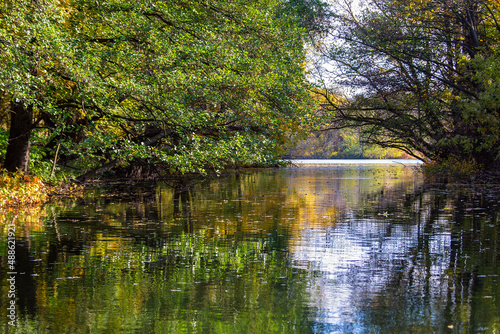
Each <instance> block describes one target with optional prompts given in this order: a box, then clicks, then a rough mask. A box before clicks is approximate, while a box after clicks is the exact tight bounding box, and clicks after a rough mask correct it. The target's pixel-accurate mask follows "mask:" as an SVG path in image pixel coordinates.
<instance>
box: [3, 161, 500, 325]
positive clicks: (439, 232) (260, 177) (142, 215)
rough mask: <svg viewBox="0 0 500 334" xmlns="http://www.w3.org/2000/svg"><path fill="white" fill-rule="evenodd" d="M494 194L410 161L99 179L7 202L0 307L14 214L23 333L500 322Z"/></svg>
mask: <svg viewBox="0 0 500 334" xmlns="http://www.w3.org/2000/svg"><path fill="white" fill-rule="evenodd" d="M497 195H498V191H497V190H496V189H494V188H493V189H483V190H478V189H475V190H469V189H467V187H464V186H458V187H451V186H448V187H444V186H435V187H428V186H426V187H424V186H423V182H422V177H421V175H420V172H419V170H418V169H417V168H413V167H410V166H408V165H405V166H403V165H401V164H392V165H360V164H358V165H343V166H340V165H338V166H308V167H300V168H286V169H276V170H261V171H252V172H247V173H243V174H234V175H227V176H223V177H220V178H217V179H211V180H196V179H192V180H185V181H183V182H180V181H168V182H162V183H160V184H156V185H155V184H149V185H144V184H141V185H138V184H137V185H136V184H126V185H121V186H119V187H108V188H99V189H95V190H94V191H91V192H89V193H88V194H87V195H86V196H85V197H84V198H82V199H75V200H67V201H64V202H62V203H59V204H51V205H48V206H46V207H44V208H43V209H39V210H38V211H35V212H34V211H29V210H28V211H22V212H14V211H11V212H9V213H6V214H5V215H4V217H3V218H2V219H3V220H2V222H3V223H4V224H3V225H2V228H3V229H2V239H3V243H2V244H1V245H0V246H1V247H3V248H2V249H3V250H4V253H3V254H2V255H3V256H2V258H1V266H2V267H1V275H0V287H1V289H2V291H1V301H2V305H1V307H2V308H1V311H0V317H2V319H7V310H6V306H7V303H8V302H9V300H8V298H7V292H8V289H9V285H8V283H7V278H8V277H9V275H8V274H7V273H8V272H9V268H8V267H7V255H6V252H5V249H6V248H7V247H6V246H7V245H6V240H7V229H6V226H7V225H5V223H14V224H16V225H17V229H16V241H17V244H16V260H17V263H16V268H15V269H16V272H17V273H18V274H17V276H16V288H17V296H16V308H17V309H16V310H17V314H18V316H19V327H18V328H17V329H18V332H33V333H124V332H130V333H403V332H407V333H409V332H450V333H452V332H457V333H482V332H484V333H494V332H495V331H496V332H498V331H500V284H499V275H500V269H499V266H498V264H499V263H500V228H499V222H498V217H499V207H498V197H497ZM0 323H1V322H0ZM2 329H3V331H5V332H9V329H10V327H9V326H8V325H7V324H6V323H5V324H4V325H3V327H2Z"/></svg>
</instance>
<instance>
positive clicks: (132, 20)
mask: <svg viewBox="0 0 500 334" xmlns="http://www.w3.org/2000/svg"><path fill="white" fill-rule="evenodd" d="M306 5H307V4H303V5H302V7H300V8H302V9H301V10H305V9H307V8H306V7H304V6H306ZM294 6H295V7H296V5H293V6H292V7H294ZM315 6H316V7H315V8H316V9H314V10H312V11H311V13H309V16H308V20H309V21H310V22H313V21H314V17H315V15H316V14H315V13H319V12H321V10H320V7H321V6H320V7H318V6H319V3H317V2H315ZM4 7H5V8H4V10H5V12H4V14H3V15H2V17H3V21H2V23H1V25H0V28H2V29H0V33H1V36H0V39H1V40H2V41H3V44H4V45H5V46H6V50H5V52H4V53H2V55H0V58H1V59H0V60H1V61H2V63H3V64H5V65H6V67H5V68H2V69H1V70H0V89H1V90H3V91H6V92H8V94H9V96H12V99H16V100H20V101H23V103H24V104H26V105H30V106H32V107H33V110H34V112H35V114H36V118H37V119H36V120H35V123H36V124H38V125H39V126H37V130H36V134H35V136H36V137H37V144H38V147H37V148H36V149H35V150H34V151H33V152H32V158H33V159H34V161H35V162H34V163H33V165H32V166H31V167H33V168H37V172H42V173H47V170H49V169H50V167H51V166H52V162H53V160H54V157H55V148H56V147H57V146H58V145H60V149H61V151H60V160H59V162H58V165H59V166H61V165H62V166H64V167H69V168H72V169H73V170H75V171H77V172H78V173H80V174H81V173H84V172H86V171H88V170H91V169H93V168H97V167H100V166H101V165H103V164H107V163H114V162H116V163H117V164H118V162H119V163H120V164H122V165H123V164H128V163H134V162H137V161H140V162H142V163H147V164H159V165H160V166H162V167H163V168H164V169H166V170H169V171H171V172H180V173H186V172H197V173H206V172H207V171H209V170H218V169H222V168H226V167H230V166H234V165H259V164H262V165H267V164H272V163H275V162H276V161H277V159H278V158H279V157H280V156H281V155H282V154H284V152H283V149H282V148H283V147H286V142H287V141H288V138H289V137H290V136H291V134H292V133H295V132H297V131H299V120H300V117H301V116H302V115H305V114H307V113H308V112H309V111H310V110H311V108H312V107H313V106H314V103H313V101H312V99H311V97H310V94H309V90H308V89H309V85H308V84H307V82H306V80H305V73H304V69H303V64H304V63H305V61H306V57H305V54H306V52H305V47H304V45H305V40H306V38H305V37H306V34H307V32H308V29H309V31H310V30H312V29H313V28H314V27H312V26H310V25H304V24H301V22H299V21H300V20H299V17H298V16H297V15H299V13H298V12H296V11H294V10H292V9H291V7H290V6H289V4H288V3H285V2H282V1H276V0H259V1H253V2H248V1H242V0H239V1H230V2H228V1H216V2H212V1H188V2H185V1H172V2H169V3H168V4H166V3H164V2H162V1H128V0H116V1H112V2H106V3H100V2H96V1H93V0H75V1H71V2H58V1H46V2H44V3H43V4H35V3H31V2H27V1H26V2H23V1H21V2H16V3H15V4H9V5H8V6H7V4H6V5H5V6H4ZM295 7H294V8H295ZM287 8H288V9H287ZM321 8H322V7H321ZM318 15H319V14H318ZM18 21H19V24H17V25H14V22H18ZM315 27H318V24H315ZM314 29H316V28H314ZM11 69H12V70H11Z"/></svg>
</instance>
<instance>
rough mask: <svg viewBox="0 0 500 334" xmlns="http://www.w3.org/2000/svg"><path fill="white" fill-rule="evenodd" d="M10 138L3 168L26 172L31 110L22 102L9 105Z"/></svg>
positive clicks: (31, 123) (28, 156) (28, 155)
mask: <svg viewBox="0 0 500 334" xmlns="http://www.w3.org/2000/svg"><path fill="white" fill-rule="evenodd" d="M10 110H11V112H10V115H11V120H10V136H9V142H8V144H7V153H6V154H5V163H4V167H5V169H7V170H8V171H9V172H15V171H17V170H19V169H20V170H22V171H24V172H25V173H26V172H28V167H29V158H30V136H31V129H32V126H33V109H32V107H30V106H28V107H25V106H24V105H23V103H22V102H11V103H10Z"/></svg>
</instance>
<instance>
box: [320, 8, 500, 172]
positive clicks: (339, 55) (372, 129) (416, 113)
mask: <svg viewBox="0 0 500 334" xmlns="http://www.w3.org/2000/svg"><path fill="white" fill-rule="evenodd" d="M369 4H370V5H369V6H367V7H366V8H365V9H364V10H363V11H359V12H356V11H354V10H353V9H352V7H350V6H347V7H344V9H343V10H341V9H338V11H337V13H338V14H337V15H335V17H334V18H333V24H332V29H331V30H330V40H331V41H332V43H331V44H330V45H329V47H328V48H325V47H322V48H321V50H322V52H323V56H324V57H325V58H326V59H327V60H328V61H329V62H330V64H334V66H335V69H333V70H331V73H333V76H331V77H330V78H325V77H324V78H323V79H325V81H324V83H325V84H329V85H337V87H343V88H350V89H351V90H350V93H349V95H348V97H349V102H348V103H344V104H338V103H336V102H335V101H333V100H331V99H330V98H329V96H328V91H327V90H322V91H320V92H326V93H324V94H323V95H324V96H325V97H326V99H327V100H329V101H330V102H329V103H326V104H325V108H326V109H328V110H330V111H331V112H334V113H335V118H334V119H333V120H332V123H331V127H332V128H345V127H361V128H362V129H363V135H364V140H365V141H366V142H368V143H374V144H378V145H381V146H383V147H394V148H399V149H402V150H404V151H406V152H407V153H409V154H411V155H414V156H418V157H425V158H427V159H430V160H435V161H438V162H439V161H441V162H443V161H447V160H450V159H455V160H464V159H468V158H471V159H472V160H473V161H474V162H475V163H477V164H480V165H482V166H484V167H492V166H498V162H499V158H500V155H499V154H500V150H499V147H500V145H499V144H500V142H499V141H500V136H499V130H498V129H499V127H498V125H499V121H500V117H499V106H500V105H499V101H498V99H497V98H496V97H495V96H499V93H500V91H499V90H498V89H499V86H498V83H497V81H496V80H497V79H498V73H499V72H498V69H499V68H498V65H497V64H498V59H499V58H498V56H499V50H500V49H499V44H498V42H499V38H500V25H499V24H498V13H499V7H498V3H496V2H493V1H480V0H459V1H452V0H423V1H418V2H406V1H389V0H372V1H370V2H369ZM332 77H333V78H332ZM328 80H330V81H328Z"/></svg>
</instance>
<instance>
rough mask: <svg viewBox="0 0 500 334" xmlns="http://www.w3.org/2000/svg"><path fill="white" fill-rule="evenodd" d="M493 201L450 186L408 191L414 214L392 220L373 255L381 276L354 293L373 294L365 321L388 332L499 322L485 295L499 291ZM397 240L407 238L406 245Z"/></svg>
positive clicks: (477, 327) (467, 328) (359, 296)
mask: <svg viewBox="0 0 500 334" xmlns="http://www.w3.org/2000/svg"><path fill="white" fill-rule="evenodd" d="M410 198H411V200H410ZM384 201H385V199H384ZM492 204H493V203H488V202H487V201H485V200H484V198H483V199H480V200H479V199H478V198H477V196H474V195H472V196H470V195H469V196H465V195H461V194H458V195H457V194H456V193H453V192H450V191H446V190H445V191H439V190H433V191H421V192H417V193H415V194H413V195H412V196H411V197H407V198H406V200H405V201H404V208H405V209H406V210H407V211H408V212H411V213H412V214H411V215H409V216H408V217H406V218H404V219H401V218H399V217H392V218H391V220H392V223H388V224H387V225H386V229H385V230H383V231H381V232H380V235H379V239H380V240H382V242H381V244H380V245H379V246H378V248H377V251H374V252H372V253H371V254H370V256H369V259H368V261H369V262H371V263H373V264H374V265H373V266H372V269H373V270H374V271H379V273H377V274H375V276H381V277H380V278H379V279H381V281H379V282H378V283H379V284H374V283H377V281H376V280H372V281H370V284H368V285H365V284H363V283H359V282H358V283H355V284H360V286H359V287H357V288H355V291H356V297H355V299H356V300H359V301H364V300H372V302H371V303H366V302H360V303H358V307H359V311H358V312H359V317H361V318H362V319H363V322H364V323H368V324H371V325H375V326H377V327H378V328H383V329H384V331H386V332H387V331H389V332H391V331H392V332H401V331H430V332H433V331H434V332H436V331H437V332H442V331H446V330H452V329H453V330H455V331H458V332H479V331H481V328H483V329H484V328H488V327H489V328H492V327H491V326H493V327H494V326H495V323H496V326H498V321H499V320H500V318H499V316H498V313H497V311H498V305H497V306H496V307H495V306H493V305H490V306H488V303H484V299H483V298H491V299H494V298H499V296H500V293H499V291H498V282H497V281H496V279H494V277H495V276H493V277H489V278H488V274H494V275H498V274H499V273H498V272H496V273H492V272H491V268H492V267H493V268H494V267H495V265H494V264H495V263H499V260H500V258H499V252H498V249H499V248H500V242H499V236H500V234H499V228H498V224H490V222H491V221H495V219H496V218H495V217H498V208H497V211H496V212H492V211H491V210H487V209H486V210H485V208H491V207H492ZM393 205H394V204H393ZM385 208H387V209H389V210H391V209H394V207H391V206H390V205H389V206H386V207H385ZM415 209H417V210H415ZM487 211H489V212H487ZM478 213H479V214H478ZM405 233H407V234H406V235H405ZM395 238H396V239H398V240H402V239H405V238H406V239H408V244H407V245H404V246H406V247H401V245H398V243H397V242H395V241H394V240H395ZM384 244H385V245H384ZM399 252H400V253H401V254H399ZM380 271H382V273H383V274H380ZM492 278H493V279H492ZM356 279H357V278H354V280H355V281H356ZM492 290H493V291H492ZM482 299H483V300H482ZM478 301H481V302H478Z"/></svg>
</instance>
